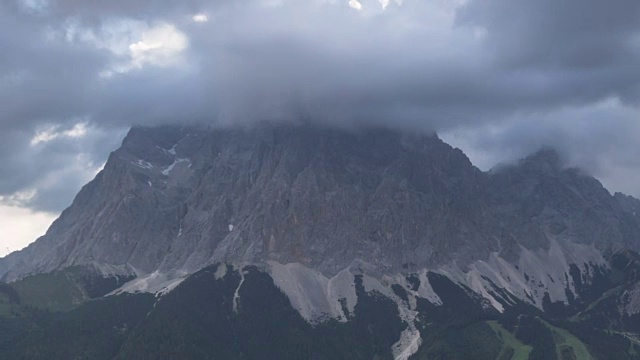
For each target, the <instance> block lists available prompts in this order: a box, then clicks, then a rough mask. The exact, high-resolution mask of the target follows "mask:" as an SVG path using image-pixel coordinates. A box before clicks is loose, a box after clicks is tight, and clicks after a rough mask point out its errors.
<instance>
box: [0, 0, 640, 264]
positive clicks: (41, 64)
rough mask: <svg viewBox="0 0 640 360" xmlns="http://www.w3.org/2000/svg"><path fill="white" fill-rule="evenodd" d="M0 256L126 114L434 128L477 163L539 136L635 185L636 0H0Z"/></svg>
mask: <svg viewBox="0 0 640 360" xmlns="http://www.w3.org/2000/svg"><path fill="white" fill-rule="evenodd" d="M0 24H1V29H2V31H0V49H2V50H1V51H0V164H1V165H2V166H0V256H2V255H4V254H6V253H7V252H9V251H13V250H16V249H20V248H22V247H23V246H25V245H27V244H28V243H29V242H31V241H33V240H35V238H36V237H37V236H38V235H40V234H42V233H44V231H45V230H46V228H47V227H48V225H49V224H50V223H51V221H53V220H54V219H55V218H56V217H57V215H58V214H59V213H60V212H61V211H62V210H63V209H64V208H66V207H67V206H68V205H69V204H70V203H71V201H72V200H73V197H74V195H75V194H76V193H77V192H78V190H79V189H80V188H81V187H82V186H83V185H84V184H85V183H86V182H88V181H90V180H91V179H92V178H93V177H94V176H95V174H96V173H97V172H98V171H99V170H100V169H101V168H102V166H103V165H104V163H105V161H106V159H107V156H108V154H109V152H110V151H113V150H115V149H116V148H117V147H118V146H119V144H120V142H121V141H122V138H123V137H124V136H125V134H126V132H127V130H128V128H129V127H130V126H132V125H146V126H153V125H158V124H174V123H213V124H217V125H222V126H225V125H227V126H233V125H235V124H251V123H252V122H257V121H263V120H269V121H299V120H300V119H304V121H312V122H318V123H323V124H332V125H339V126H342V125H347V126H371V125H383V126H389V127H394V128H400V129H404V130H411V131H432V130H435V131H437V132H438V133H439V134H440V136H441V137H442V138H443V139H444V140H445V141H447V142H449V143H451V144H452V145H454V146H457V147H460V148H461V149H463V150H464V151H465V153H467V155H468V156H469V157H470V158H471V160H472V161H473V162H474V164H476V165H477V166H478V167H480V168H481V169H483V170H488V169H490V168H491V167H492V166H494V165H495V164H497V163H501V162H508V161H513V160H514V159H518V158H520V157H523V156H525V155H527V154H528V153H531V152H533V151H535V150H537V149H538V148H540V147H542V146H551V147H554V148H556V149H557V150H558V151H559V152H560V153H561V154H562V156H563V157H564V158H565V159H567V161H568V162H569V163H570V164H571V165H572V166H578V167H581V168H583V169H585V170H586V171H588V172H589V173H591V174H593V175H594V176H596V177H597V178H598V179H600V180H601V181H602V182H603V183H604V184H605V186H607V188H608V189H609V190H610V191H622V192H625V193H627V194H632V195H635V196H640V182H639V181H637V180H638V179H640V156H638V155H639V154H640V141H639V140H640V110H639V107H638V106H639V104H640V102H639V100H640V71H639V66H640V1H637V0H609V1H602V0H564V1H557V0H538V1H530V0H360V1H358V0H308V1H301V0H245V1H230V0H217V1H211V0H209V1H207V0H182V1H175V0H153V1H151V0H137V1H130V0H111V1H86V0H2V1H0Z"/></svg>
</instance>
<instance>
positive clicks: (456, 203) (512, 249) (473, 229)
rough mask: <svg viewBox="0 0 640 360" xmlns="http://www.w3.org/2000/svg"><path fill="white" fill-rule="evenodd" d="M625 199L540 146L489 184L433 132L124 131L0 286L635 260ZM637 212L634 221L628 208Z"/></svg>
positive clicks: (5, 263)
mask: <svg viewBox="0 0 640 360" xmlns="http://www.w3.org/2000/svg"><path fill="white" fill-rule="evenodd" d="M639 203H640V202H638V200H636V199H629V198H627V197H623V196H622V195H616V196H611V195H610V194H609V193H608V191H607V190H606V189H604V188H603V187H602V185H601V184H600V183H599V182H598V181H597V180H596V179H594V178H592V177H590V176H588V175H586V174H584V173H582V172H581V171H579V170H576V169H570V168H564V167H563V166H562V162H561V159H560V158H559V157H558V156H557V154H556V153H555V152H554V151H552V150H548V149H546V150H543V151H541V152H539V153H537V154H535V155H533V156H531V157H529V158H526V159H524V160H522V161H521V162H520V163H518V164H515V165H511V166H506V167H502V168H500V169H496V170H493V171H491V172H488V173H483V172H481V171H480V170H478V169H477V168H475V167H474V166H473V165H472V164H471V162H470V161H469V159H468V158H467V157H466V156H465V155H464V154H463V153H462V151H460V150H459V149H454V148H452V147H450V146H449V145H447V144H445V143H444V142H442V141H441V140H440V139H439V138H438V137H437V136H436V135H433V134H426V135H416V134H404V133H400V132H396V131H392V130H386V129H366V130H358V131H346V130H336V129H327V128H318V127H312V126H307V125H301V126H297V125H287V126H284V125H282V126H275V125H262V126H257V127H253V128H231V129H210V128H198V127H190V128H177V127H158V128H133V129H132V130H131V131H130V132H129V134H128V136H127V137H126V139H125V140H124V142H123V144H122V147H121V148H120V149H118V150H117V151H115V152H113V153H112V154H111V156H110V157H109V160H108V162H107V164H106V166H105V169H104V170H103V171H102V172H100V174H98V176H97V177H96V178H95V179H94V180H93V181H91V182H90V183H89V184H87V185H86V186H85V187H84V188H83V189H82V190H81V191H80V193H79V194H78V196H77V197H76V199H75V200H74V202H73V204H72V205H71V206H70V207H69V208H68V209H66V210H65V211H64V212H63V213H62V215H61V216H60V218H59V219H58V220H56V221H55V222H54V224H53V225H52V226H51V228H50V229H49V230H48V232H47V233H46V235H44V236H43V237H41V238H40V239H38V240H37V241H36V242H35V243H33V244H32V245H30V246H29V247H27V248H26V249H24V250H22V251H19V252H16V253H13V254H11V255H9V256H7V257H5V258H3V259H0V277H2V278H3V279H4V280H5V281H12V280H15V279H18V278H20V277H23V276H25V275H28V274H32V273H39V272H48V271H52V270H55V269H59V268H64V267H68V266H72V265H80V264H87V263H98V264H110V265H125V264H126V265H129V266H132V267H133V268H135V269H136V270H137V271H139V272H140V273H151V272H153V271H156V270H160V271H169V270H174V271H178V270H179V271H185V272H193V271H196V270H198V269H200V268H202V267H204V266H206V265H208V264H212V263H216V262H232V263H263V262H266V261H270V260H272V261H276V262H279V263H282V264H285V263H294V262H297V263H301V264H303V265H304V266H307V267H309V268H313V269H317V270H319V271H321V272H322V273H324V274H326V275H328V276H332V275H335V274H336V273H337V272H339V271H341V270H343V269H345V268H346V267H348V266H349V264H351V263H353V262H354V261H355V260H362V261H365V262H366V263H368V264H372V265H374V266H375V268H377V269H378V271H379V272H380V273H392V272H399V271H413V270H416V269H423V268H437V267H439V266H442V265H445V264H450V263H453V262H455V263H456V264H457V266H460V267H461V268H464V267H465V266H467V265H469V264H471V263H472V262H473V261H475V260H479V259H485V258H488V257H489V255H490V254H491V253H499V254H500V256H501V257H502V258H504V259H507V260H509V261H512V262H515V261H516V260H517V259H518V257H519V254H520V251H521V249H522V247H524V248H527V249H538V248H542V249H546V248H548V246H549V237H550V236H556V237H557V236H560V237H562V238H564V239H567V240H569V241H572V242H575V243H583V244H595V245H596V246H597V247H598V248H600V249H603V250H604V249H606V248H607V247H610V246H612V244H618V245H620V246H624V247H629V248H632V249H638V248H639V247H640V246H639V245H640V241H639V240H640V239H639V238H640V218H639V217H638V216H636V215H635V213H634V212H635V211H636V210H637V209H638V208H640V206H639V205H638V204H639ZM638 214H640V212H638Z"/></svg>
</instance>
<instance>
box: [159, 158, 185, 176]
mask: <svg viewBox="0 0 640 360" xmlns="http://www.w3.org/2000/svg"><path fill="white" fill-rule="evenodd" d="M183 162H188V163H189V164H191V160H189V159H176V160H175V161H174V162H173V164H171V165H169V166H167V167H166V168H165V169H164V170H162V175H164V176H169V174H171V171H173V168H175V167H176V165H178V164H180V163H183Z"/></svg>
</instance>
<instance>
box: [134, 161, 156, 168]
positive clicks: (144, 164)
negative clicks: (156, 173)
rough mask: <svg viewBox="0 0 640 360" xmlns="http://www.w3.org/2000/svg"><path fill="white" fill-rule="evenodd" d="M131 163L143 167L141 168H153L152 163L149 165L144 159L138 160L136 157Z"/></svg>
mask: <svg viewBox="0 0 640 360" xmlns="http://www.w3.org/2000/svg"><path fill="white" fill-rule="evenodd" d="M132 164H133V165H135V166H137V167H140V168H143V169H147V170H149V169H153V165H151V164H150V163H148V162H146V161H144V160H140V159H138V161H136V162H135V163H132Z"/></svg>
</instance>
